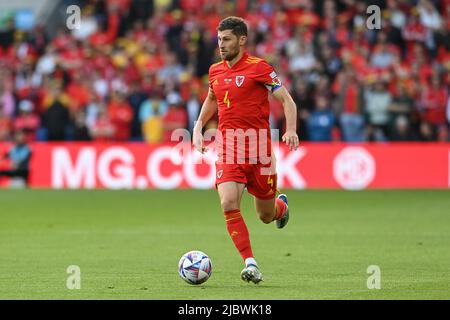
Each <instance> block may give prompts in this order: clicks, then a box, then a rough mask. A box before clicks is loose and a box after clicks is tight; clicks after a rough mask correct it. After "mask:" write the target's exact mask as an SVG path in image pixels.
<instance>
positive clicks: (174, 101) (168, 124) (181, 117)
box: [162, 92, 188, 142]
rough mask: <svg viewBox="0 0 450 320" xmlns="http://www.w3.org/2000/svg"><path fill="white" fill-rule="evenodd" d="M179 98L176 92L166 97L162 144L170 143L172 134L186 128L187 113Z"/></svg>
mask: <svg viewBox="0 0 450 320" xmlns="http://www.w3.org/2000/svg"><path fill="white" fill-rule="evenodd" d="M182 102H183V101H182V100H181V97H180V95H179V93H177V92H171V93H169V94H168V95H167V103H168V105H169V108H168V110H167V112H166V114H165V115H164V117H163V119H162V124H163V131H164V133H163V142H171V141H172V139H171V137H172V133H173V131H174V130H176V129H183V128H186V126H187V117H188V116H187V113H186V110H185V109H184V107H183V104H182Z"/></svg>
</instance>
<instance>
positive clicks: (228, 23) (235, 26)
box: [217, 16, 247, 38]
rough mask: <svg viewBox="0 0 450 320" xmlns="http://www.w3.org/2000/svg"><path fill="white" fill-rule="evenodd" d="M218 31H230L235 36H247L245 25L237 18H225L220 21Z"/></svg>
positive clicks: (243, 21) (242, 20)
mask: <svg viewBox="0 0 450 320" xmlns="http://www.w3.org/2000/svg"><path fill="white" fill-rule="evenodd" d="M217 30H218V31H224V30H231V32H232V33H233V34H234V35H235V36H237V37H238V38H239V37H240V36H247V24H246V23H245V20H244V19H242V18H239V17H234V16H231V17H227V18H225V19H223V20H222V21H220V23H219V26H218V27H217Z"/></svg>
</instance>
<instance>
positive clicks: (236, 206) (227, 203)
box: [220, 198, 239, 212]
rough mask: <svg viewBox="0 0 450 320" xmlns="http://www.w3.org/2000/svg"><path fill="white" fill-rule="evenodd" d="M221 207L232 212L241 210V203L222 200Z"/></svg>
mask: <svg viewBox="0 0 450 320" xmlns="http://www.w3.org/2000/svg"><path fill="white" fill-rule="evenodd" d="M220 205H221V207H222V210H223V211H225V212H226V211H231V210H236V209H239V203H238V202H237V201H236V200H235V199H230V198H224V199H221V200H220Z"/></svg>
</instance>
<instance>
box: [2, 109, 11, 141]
mask: <svg viewBox="0 0 450 320" xmlns="http://www.w3.org/2000/svg"><path fill="white" fill-rule="evenodd" d="M11 129H12V121H11V119H10V118H9V117H7V116H5V114H4V113H3V108H2V105H1V103H0V141H8V140H9V139H10V137H11V132H12V130H11Z"/></svg>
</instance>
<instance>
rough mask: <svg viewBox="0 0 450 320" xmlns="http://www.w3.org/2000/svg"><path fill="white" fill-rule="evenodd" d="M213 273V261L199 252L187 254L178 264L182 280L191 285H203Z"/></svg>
mask: <svg viewBox="0 0 450 320" xmlns="http://www.w3.org/2000/svg"><path fill="white" fill-rule="evenodd" d="M211 272H212V264H211V259H209V257H208V256H207V255H206V254H205V253H203V252H201V251H198V250H194V251H189V252H187V253H185V254H184V255H183V256H182V257H181V259H180V262H179V263H178V273H179V274H180V277H181V279H183V280H184V281H186V282H187V283H189V284H201V283H203V282H205V281H206V280H208V279H209V277H210V276H211Z"/></svg>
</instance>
